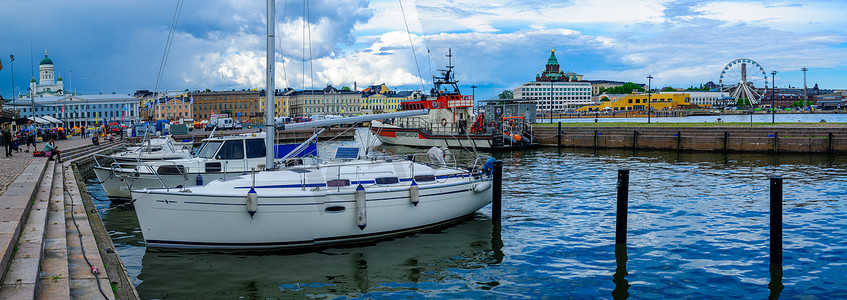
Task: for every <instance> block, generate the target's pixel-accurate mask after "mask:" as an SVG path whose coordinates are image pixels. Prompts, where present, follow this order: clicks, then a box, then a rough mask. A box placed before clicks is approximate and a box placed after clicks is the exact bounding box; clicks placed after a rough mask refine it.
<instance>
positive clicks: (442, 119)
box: [441, 118, 447, 127]
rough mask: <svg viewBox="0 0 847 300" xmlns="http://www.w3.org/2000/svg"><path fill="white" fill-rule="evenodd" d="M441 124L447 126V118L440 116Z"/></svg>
mask: <svg viewBox="0 0 847 300" xmlns="http://www.w3.org/2000/svg"><path fill="white" fill-rule="evenodd" d="M441 126H443V127H447V119H445V118H441Z"/></svg>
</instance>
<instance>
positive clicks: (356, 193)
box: [132, 0, 493, 249]
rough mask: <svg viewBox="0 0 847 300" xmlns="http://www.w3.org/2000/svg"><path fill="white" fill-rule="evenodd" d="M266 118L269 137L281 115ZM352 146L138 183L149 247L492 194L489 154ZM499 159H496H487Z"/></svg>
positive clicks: (277, 241)
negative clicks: (158, 183) (383, 151)
mask: <svg viewBox="0 0 847 300" xmlns="http://www.w3.org/2000/svg"><path fill="white" fill-rule="evenodd" d="M273 6H274V3H273V0H269V1H268V20H269V21H268V22H267V24H268V55H267V57H268V59H267V63H268V74H267V75H268V78H267V80H268V81H267V85H268V86H267V91H273V90H274V87H273V74H274V72H273V68H272V66H273V62H274V60H273V35H274V22H273V20H274V17H273V11H274V9H273ZM266 94H267V95H268V99H267V103H266V107H267V108H268V109H267V112H273V111H274V109H273V105H274V103H273V99H272V97H273V96H272V95H273V92H268V93H266ZM423 113H426V111H423ZM268 114H270V113H268ZM362 118H366V117H354V118H348V119H340V120H339V119H336V120H322V121H316V122H311V124H306V123H300V124H294V125H292V126H303V127H306V126H325V125H331V124H340V123H346V122H358V121H360V119H362ZM375 118H380V117H379V116H376V117H375ZM265 119H266V121H265V123H266V128H267V130H266V131H267V132H268V136H269V137H268V138H269V139H270V138H272V137H273V129H274V127H273V118H272V116H270V115H267V116H266V118H265ZM268 144H272V141H269V142H268ZM268 148H270V147H268ZM354 149H355V150H354V151H345V150H353V149H339V154H345V153H346V155H337V158H336V160H334V161H329V162H320V161H310V162H301V163H302V164H300V165H297V166H292V167H285V164H277V163H275V162H274V160H273V156H272V155H273V154H272V153H270V150H268V152H269V153H268V154H267V155H266V160H267V162H266V164H265V166H266V167H267V169H266V170H262V171H258V172H256V171H251V172H250V174H249V175H243V176H240V177H238V178H233V179H229V180H215V181H212V182H209V183H208V184H206V185H204V186H196V187H182V188H177V189H151V188H146V189H141V190H133V191H132V198H133V200H134V201H135V212H136V214H137V216H138V221H139V224H140V226H141V231H142V234H143V236H144V240H145V242H146V243H147V246H148V247H175V248H181V247H184V248H235V249H244V248H280V247H307V246H315V245H326V244H334V243H347V242H355V241H361V240H365V239H374V238H383V237H388V236H393V235H399V234H404V233H407V232H413V231H417V230H422V229H426V228H430V227H433V226H439V225H442V224H445V223H449V222H451V221H455V220H457V219H460V218H462V217H463V216H467V215H469V214H472V213H474V212H475V211H477V210H478V209H480V208H482V207H483V206H485V205H487V204H488V203H490V202H491V196H492V188H491V180H492V178H491V175H490V172H488V171H486V168H485V167H484V166H483V165H482V162H483V161H484V160H485V158H482V157H479V158H477V159H476V160H474V162H473V164H472V165H471V167H470V168H460V167H458V166H457V165H455V164H453V165H449V166H448V164H447V163H446V162H445V160H444V159H443V156H442V155H441V154H439V153H438V152H439V151H437V150H434V151H431V153H432V154H431V155H429V156H430V157H431V158H432V160H431V162H430V163H429V164H424V163H421V162H418V161H416V159H414V157H413V159H412V160H405V159H399V158H396V157H365V158H362V157H360V156H359V152H360V151H359V150H358V149H356V148H354ZM492 163H493V159H490V158H489V160H488V161H485V165H490V164H492Z"/></svg>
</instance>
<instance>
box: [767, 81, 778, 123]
mask: <svg viewBox="0 0 847 300" xmlns="http://www.w3.org/2000/svg"><path fill="white" fill-rule="evenodd" d="M765 83H767V81H766V82H765ZM775 96H776V71H773V72H771V123H776V103H775V102H774V101H776V97H775Z"/></svg>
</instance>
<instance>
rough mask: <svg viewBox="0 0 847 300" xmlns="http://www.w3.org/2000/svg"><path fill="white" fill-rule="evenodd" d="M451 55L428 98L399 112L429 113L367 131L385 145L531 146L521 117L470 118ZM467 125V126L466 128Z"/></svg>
mask: <svg viewBox="0 0 847 300" xmlns="http://www.w3.org/2000/svg"><path fill="white" fill-rule="evenodd" d="M452 56H453V55H452V51H451V52H448V54H447V58H448V64H447V69H446V70H438V71H439V72H441V76H440V77H438V76H433V85H434V87H433V89H432V91H431V96H430V97H427V96H421V98H420V99H416V100H410V101H404V102H402V103H401V110H419V109H429V114H428V115H424V116H418V117H403V118H396V119H392V120H383V121H373V122H371V127H370V128H371V131H372V132H373V133H374V135H376V136H377V138H379V140H380V141H381V142H383V143H385V144H389V145H402V146H411V147H425V148H430V147H442V146H445V147H451V148H466V149H472V148H476V149H519V148H525V147H529V146H531V145H534V143H533V141H532V139H533V138H532V134H531V131H532V127H531V126H530V125H529V123H528V122H527V121H528V120H524V119H523V117H521V116H518V117H514V116H513V117H501V118H502V119H501V120H492V119H491V117H489V118H488V121H486V118H485V117H484V116H483V113H480V114H478V115H477V114H474V112H473V107H474V99H473V97H471V96H467V95H462V94H461V93H459V86H458V85H457V83H458V81H457V80H454V79H453V66H452ZM468 124H471V125H470V126H468Z"/></svg>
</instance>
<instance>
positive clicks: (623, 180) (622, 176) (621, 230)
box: [615, 169, 629, 245]
mask: <svg viewBox="0 0 847 300" xmlns="http://www.w3.org/2000/svg"><path fill="white" fill-rule="evenodd" d="M628 205H629V170H627V169H620V170H618V207H617V221H616V223H615V244H616V245H617V244H623V245H626V214H627V206H628Z"/></svg>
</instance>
